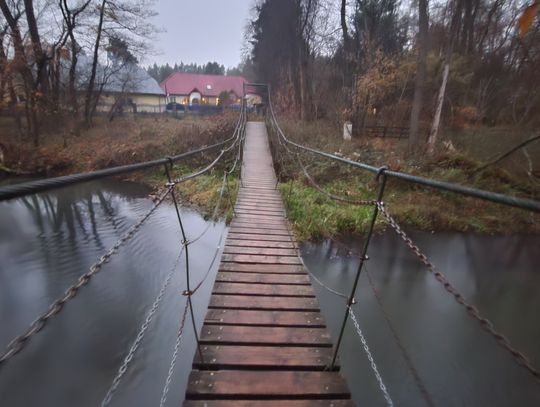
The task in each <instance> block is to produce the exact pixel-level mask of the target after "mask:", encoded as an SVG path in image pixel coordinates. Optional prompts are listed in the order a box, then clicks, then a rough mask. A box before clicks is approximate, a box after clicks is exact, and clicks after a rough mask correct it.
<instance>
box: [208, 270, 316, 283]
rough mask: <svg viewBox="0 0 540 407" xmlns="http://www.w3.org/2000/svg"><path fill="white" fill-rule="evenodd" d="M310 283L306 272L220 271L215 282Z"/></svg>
mask: <svg viewBox="0 0 540 407" xmlns="http://www.w3.org/2000/svg"><path fill="white" fill-rule="evenodd" d="M232 281H234V282H236V283H251V284H293V285H304V284H305V285H310V284H311V283H310V281H309V276H308V275H307V274H296V275H295V274H270V273H234V272H227V271H220V272H219V273H218V274H217V276H216V282H232Z"/></svg>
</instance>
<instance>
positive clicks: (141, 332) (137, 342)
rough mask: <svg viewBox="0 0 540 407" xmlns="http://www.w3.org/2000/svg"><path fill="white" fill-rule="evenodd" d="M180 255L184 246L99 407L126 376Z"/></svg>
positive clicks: (182, 248) (107, 399) (109, 398)
mask: <svg viewBox="0 0 540 407" xmlns="http://www.w3.org/2000/svg"><path fill="white" fill-rule="evenodd" d="M182 253H184V246H180V252H179V253H178V256H177V257H176V260H175V261H174V263H173V266H172V267H171V270H170V271H169V273H168V274H167V276H166V277H165V280H164V281H163V284H162V285H161V289H160V290H159V292H158V294H157V296H156V298H155V299H154V302H153V303H152V306H151V307H150V310H149V311H148V312H147V314H146V318H145V320H144V322H143V324H142V325H141V328H140V330H139V332H138V333H137V336H136V337H135V340H134V341H133V343H132V345H131V347H130V349H129V352H128V353H127V355H126V357H125V358H124V361H123V362H122V364H121V365H120V368H119V369H118V372H117V373H116V376H115V377H114V378H113V381H112V383H111V386H110V387H109V390H108V391H107V393H106V394H105V397H104V398H103V401H102V402H101V407H105V406H108V405H109V403H110V402H111V401H112V399H113V396H114V393H115V392H116V390H117V389H118V386H119V385H120V382H121V381H122V378H123V377H124V375H125V374H126V372H127V369H128V367H129V365H130V364H131V361H132V360H133V357H134V356H135V353H136V352H137V349H138V348H139V345H140V344H141V342H142V340H143V339H144V336H145V334H146V331H147V330H148V327H149V326H150V323H151V322H152V319H153V318H154V315H155V314H156V311H157V310H158V308H159V306H160V304H161V301H162V299H163V296H164V294H165V291H166V290H167V288H168V287H169V285H170V283H171V280H172V276H173V274H174V272H175V271H176V267H177V266H178V264H179V263H180V259H181V258H182Z"/></svg>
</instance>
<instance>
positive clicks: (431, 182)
mask: <svg viewBox="0 0 540 407" xmlns="http://www.w3.org/2000/svg"><path fill="white" fill-rule="evenodd" d="M269 106H270V114H271V116H272V121H274V122H275V128H276V129H277V133H278V134H279V135H280V136H281V137H282V139H283V140H284V141H285V142H286V143H288V144H290V145H292V146H294V147H296V148H298V149H300V150H303V151H307V152H309V153H312V154H315V155H319V156H321V157H325V158H328V159H330V160H334V161H337V162H340V163H343V164H346V165H349V166H352V167H355V168H359V169H363V170H367V171H369V172H372V173H374V174H377V173H378V172H379V171H380V168H378V167H374V166H372V165H368V164H365V163H361V162H357V161H352V160H348V159H346V158H343V157H338V156H336V155H333V154H330V153H326V152H324V151H320V150H317V149H314V148H311V147H307V146H304V145H301V144H298V143H296V142H294V141H292V140H289V139H288V138H287V137H286V136H285V134H284V133H283V130H281V127H280V126H279V124H278V123H277V120H276V118H275V115H274V110H273V108H272V104H271V103H270V102H269ZM384 174H385V176H386V177H389V178H396V179H400V180H403V181H406V182H410V183H413V184H418V185H423V186H426V187H429V188H434V189H439V190H443V191H449V192H454V193H457V194H461V195H466V196H470V197H474V198H479V199H483V200H487V201H491V202H495V203H499V204H503V205H508V206H513V207H515V208H520V209H526V210H530V211H533V212H540V202H538V201H534V200H532V199H526V198H518V197H513V196H509V195H504V194H500V193H496V192H492V191H485V190H482V189H478V188H472V187H467V186H464V185H459V184H454V183H451V182H445V181H439V180H435V179H431V178H426V177H421V176H418V175H412V174H407V173H403V172H398V171H392V170H389V169H386V170H385V171H384Z"/></svg>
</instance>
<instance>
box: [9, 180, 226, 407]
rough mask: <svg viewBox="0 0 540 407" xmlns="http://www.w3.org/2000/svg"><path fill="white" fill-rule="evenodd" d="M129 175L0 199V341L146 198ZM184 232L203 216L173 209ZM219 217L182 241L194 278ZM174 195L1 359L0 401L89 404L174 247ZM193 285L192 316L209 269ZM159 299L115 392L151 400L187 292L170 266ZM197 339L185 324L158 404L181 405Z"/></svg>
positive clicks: (127, 400)
mask: <svg viewBox="0 0 540 407" xmlns="http://www.w3.org/2000/svg"><path fill="white" fill-rule="evenodd" d="M148 192H149V191H148V189H147V188H145V187H143V186H140V185H138V184H134V183H126V182H116V181H115V182H95V183H90V184H83V185H80V186H78V187H70V188H65V189H62V190H58V191H53V192H51V193H48V194H41V195H37V196H36V197H34V198H28V199H19V200H16V201H10V202H5V203H0V259H1V260H0V346H1V347H2V349H4V347H5V346H6V344H7V343H8V342H9V341H10V340H11V339H12V337H13V336H15V335H18V334H20V333H21V332H22V331H23V330H24V329H26V327H27V326H28V324H29V323H31V322H32V321H33V320H34V319H35V317H36V316H37V315H38V314H39V313H41V312H43V311H44V310H46V308H47V307H48V305H49V304H50V303H51V302H52V301H53V300H54V299H56V298H57V297H59V296H61V295H62V294H63V292H64V290H65V289H66V288H67V287H68V286H69V285H71V284H72V283H74V282H75V281H76V280H77V278H78V276H79V275H81V274H82V273H84V272H86V271H87V270H88V268H89V267H90V265H91V264H92V263H94V262H95V261H96V260H97V259H98V258H99V256H101V255H102V254H103V253H104V252H105V251H106V250H107V249H108V248H109V247H111V246H112V245H113V244H114V242H115V241H116V240H117V239H118V238H119V237H120V235H121V234H122V233H124V232H125V231H126V230H127V229H128V228H129V227H130V226H131V225H133V224H134V223H135V222H136V221H137V220H138V219H139V217H141V216H142V215H143V214H144V213H145V212H146V211H147V210H148V209H149V208H150V207H151V206H152V201H151V200H149V199H148V198H147V195H148ZM182 216H183V218H184V222H185V224H184V225H185V227H186V231H187V234H188V238H189V237H195V236H196V235H197V234H199V233H200V232H201V231H202V230H203V229H204V228H205V227H206V222H205V220H204V219H203V218H201V216H199V215H198V214H197V213H195V212H193V211H189V210H184V211H183V213H182ZM224 227H225V226H224V224H223V223H217V224H215V225H211V226H210V229H209V230H208V232H207V233H206V234H205V235H204V237H203V238H201V239H200V240H199V241H197V243H195V244H194V245H193V246H192V247H190V262H191V269H192V275H193V277H192V280H193V281H195V282H198V281H200V278H201V277H202V276H203V274H204V273H205V272H206V271H207V269H208V267H209V265H210V262H211V259H212V255H213V253H214V250H215V248H216V246H217V244H218V241H219V238H220V235H221V231H222V230H223V228H224ZM179 242H180V235H179V227H178V222H177V220H176V215H175V213H174V207H173V206H172V205H171V204H169V203H167V202H165V203H164V204H163V205H162V206H161V207H160V208H158V210H157V211H156V212H155V213H154V214H153V215H152V217H151V218H150V219H149V220H148V221H147V223H146V224H145V225H144V226H143V227H142V229H141V230H140V233H138V234H137V235H135V237H134V238H133V239H132V241H131V242H130V243H129V244H127V245H126V246H124V247H122V248H121V249H120V250H119V252H118V254H117V255H115V256H114V258H113V259H112V260H111V262H110V263H108V264H106V265H105V266H104V268H103V270H102V271H101V272H100V273H99V274H97V275H95V276H94V278H93V280H92V282H91V283H90V284H88V286H86V287H84V288H83V289H82V290H81V291H80V294H79V295H78V296H77V297H76V298H74V299H73V300H72V301H71V302H70V303H69V304H68V305H67V306H66V307H65V308H64V310H63V311H62V312H61V313H60V314H59V315H58V316H57V317H55V318H53V320H52V321H51V322H50V323H49V324H48V325H47V327H46V328H45V329H43V331H41V332H40V333H39V334H38V335H37V336H36V337H35V338H33V339H32V340H31V342H30V343H29V345H28V347H27V349H25V350H24V351H23V352H21V353H20V354H18V355H17V356H16V357H14V358H13V359H12V360H10V361H9V362H8V364H7V365H6V366H5V368H3V369H2V370H1V371H0V406H2V407H7V406H9V407H19V406H20V407H23V406H24V407H30V406H38V405H39V406H51V407H63V406H66V407H67V406H70V407H71V406H81V407H82V406H97V405H99V403H100V402H101V400H102V398H103V396H104V395H105V393H106V391H107V389H108V387H109V385H110V383H111V381H112V379H113V377H114V375H115V374H116V372H117V370H118V368H119V366H120V364H121V363H122V360H123V358H124V357H125V355H126V352H127V350H128V349H129V346H130V345H131V343H132V341H133V340H134V338H135V336H136V335H137V332H138V331H139V328H140V326H141V324H142V323H143V321H144V319H145V316H146V312H147V311H148V309H149V308H150V306H151V305H152V302H153V301H154V298H155V296H156V295H157V293H158V292H159V290H160V287H161V284H162V282H163V280H164V278H165V276H166V274H168V272H169V271H170V269H171V268H172V267H173V266H174V263H175V260H176V258H177V256H178V252H179V247H180V245H179ZM216 266H217V265H215V266H214V267H213V270H212V272H211V274H210V276H209V277H208V279H207V280H206V283H205V284H204V285H203V286H202V287H201V289H200V290H199V291H198V293H197V295H196V296H194V297H193V302H194V306H195V310H196V319H197V322H198V325H199V326H200V325H201V323H202V319H203V317H204V314H205V313H206V307H207V304H208V299H209V295H210V289H211V286H212V282H213V280H214V276H215V269H216V268H217V267H216ZM177 270H178V271H177V272H176V274H175V275H174V278H173V280H172V283H171V286H170V287H169V290H168V291H167V292H166V295H165V297H164V299H163V303H162V305H161V308H160V309H159V311H158V313H157V315H156V317H155V318H154V320H153V321H152V324H151V325H150V328H149V331H148V332H147V334H146V337H145V339H144V340H143V342H142V344H141V346H140V348H139V351H138V354H137V356H136V357H135V359H134V361H133V363H132V365H131V368H130V369H129V371H128V372H127V374H126V376H125V378H124V380H123V381H122V384H121V385H120V387H119V390H118V393H117V394H116V396H115V398H114V400H113V403H112V404H111V405H113V406H114V405H119V406H150V405H159V400H160V397H161V391H162V389H163V385H164V382H165V378H166V375H167V371H168V369H169V362H170V359H171V353H172V350H173V346H174V342H175V339H176V334H177V330H178V327H179V323H180V317H181V315H180V314H181V311H182V310H183V306H184V303H185V297H183V296H182V295H181V294H180V293H181V292H182V290H184V289H185V278H184V272H185V268H184V266H183V262H182V263H181V267H180V266H177ZM194 350H195V342H194V338H193V332H192V329H191V326H189V325H188V326H187V329H186V330H185V334H184V338H183V341H182V347H181V353H180V357H179V358H178V363H177V368H176V372H175V376H174V379H173V383H172V385H171V390H170V392H169V396H168V405H171V406H172V405H176V406H178V405H180V404H181V401H182V399H183V397H184V393H185V383H186V382H187V376H188V374H189V371H190V366H191V362H192V359H193V354H194Z"/></svg>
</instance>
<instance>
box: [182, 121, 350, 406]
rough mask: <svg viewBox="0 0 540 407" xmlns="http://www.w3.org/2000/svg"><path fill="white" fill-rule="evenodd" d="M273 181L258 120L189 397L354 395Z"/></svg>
mask: <svg viewBox="0 0 540 407" xmlns="http://www.w3.org/2000/svg"><path fill="white" fill-rule="evenodd" d="M275 187H276V176H275V173H274V169H273V164H272V158H271V156H270V150H269V146H268V141H267V136H266V130H265V128H264V124H263V123H251V122H250V123H248V126H247V137H246V143H245V146H244V164H243V167H242V183H241V187H240V190H239V192H238V197H237V202H236V205H235V216H234V218H233V221H232V223H231V225H230V229H229V233H228V236H227V240H226V241H225V245H224V251H223V254H222V258H221V263H220V265H219V269H218V274H217V277H216V281H215V283H214V287H213V290H212V296H211V298H210V303H209V305H208V312H207V314H206V317H205V320H204V324H203V327H202V330H201V333H200V343H201V349H202V359H201V358H200V355H199V354H197V355H196V356H195V358H194V361H193V370H192V372H191V374H190V377H189V381H188V386H187V391H186V400H185V402H184V406H186V407H203V406H204V407H230V406H238V407H247V406H250V407H252V406H253V407H271V406H285V407H287V406H289V407H307V406H314V407H323V406H331V407H350V406H353V405H354V403H353V402H352V401H351V399H350V392H349V389H348V387H347V383H346V382H345V380H344V378H343V377H342V376H341V375H340V373H339V365H338V364H336V366H334V368H333V369H329V365H330V362H331V359H332V342H331V338H330V335H329V333H328V331H327V330H326V325H325V322H324V318H323V317H322V315H321V313H320V309H319V305H318V302H317V298H316V297H315V292H314V291H313V287H312V286H311V282H310V278H309V275H308V274H307V273H306V271H305V269H304V267H303V263H302V261H301V260H300V258H299V257H298V250H297V247H298V246H297V244H296V241H295V240H294V236H293V235H292V233H291V229H290V225H289V223H288V222H287V220H286V218H285V208H284V206H283V202H282V200H281V196H280V193H279V191H278V190H277V189H276V188H275Z"/></svg>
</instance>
